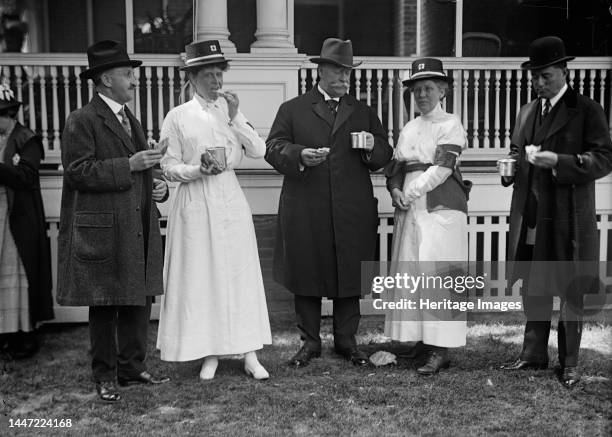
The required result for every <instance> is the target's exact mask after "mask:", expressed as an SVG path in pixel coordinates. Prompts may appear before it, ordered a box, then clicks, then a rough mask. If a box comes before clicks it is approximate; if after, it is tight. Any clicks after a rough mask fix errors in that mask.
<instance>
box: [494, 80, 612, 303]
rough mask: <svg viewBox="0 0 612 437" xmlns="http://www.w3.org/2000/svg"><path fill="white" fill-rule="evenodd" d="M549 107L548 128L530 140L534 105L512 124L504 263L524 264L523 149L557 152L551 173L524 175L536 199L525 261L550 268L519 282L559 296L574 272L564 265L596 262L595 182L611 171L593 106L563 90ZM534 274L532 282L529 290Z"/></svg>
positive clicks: (517, 272)
mask: <svg viewBox="0 0 612 437" xmlns="http://www.w3.org/2000/svg"><path fill="white" fill-rule="evenodd" d="M557 105H558V108H557V107H555V108H553V112H551V114H550V115H549V117H554V118H553V119H552V121H551V122H550V125H549V127H548V129H546V130H545V131H544V132H539V133H536V134H535V135H534V136H533V137H532V139H531V141H529V137H530V135H531V134H530V133H529V130H530V129H531V127H532V126H534V120H535V117H536V116H537V112H538V111H539V110H540V105H539V101H538V100H534V101H532V102H530V103H528V104H526V105H524V106H523V107H522V108H521V110H520V112H519V115H518V117H517V122H516V125H515V127H514V131H513V135H512V143H511V152H510V157H513V158H515V159H516V160H517V170H516V173H515V177H514V180H513V182H514V190H513V194H512V204H511V210H510V234H509V245H508V256H507V258H508V260H509V261H524V260H523V259H521V255H520V252H519V243H520V241H521V240H520V239H521V232H524V231H525V230H524V229H523V224H524V223H523V221H524V217H523V215H524V212H525V206H526V202H527V198H528V191H529V181H528V179H529V167H530V165H529V163H528V162H527V161H526V159H525V146H526V145H529V144H535V145H541V147H542V148H541V150H549V151H552V152H555V153H557V155H558V164H557V167H556V168H555V170H554V172H553V171H552V170H550V169H534V170H532V178H533V180H534V181H537V186H538V190H537V191H538V196H539V199H538V202H537V214H536V229H537V231H536V240H535V245H534V249H533V261H555V263H541V264H539V265H538V268H537V269H534V268H532V269H531V273H529V275H528V276H529V278H523V279H528V280H529V281H530V283H531V286H530V287H531V288H533V287H536V288H538V287H539V288H542V289H546V288H548V291H549V292H550V294H560V295H563V294H565V293H566V292H567V291H569V292H574V291H577V289H570V290H568V289H567V286H568V285H569V283H568V278H571V277H572V276H574V277H575V275H576V274H577V273H579V272H577V271H573V267H572V266H574V265H575V266H580V265H585V263H576V261H597V260H599V238H598V234H597V221H596V214H595V180H596V179H598V178H601V177H603V176H605V175H607V174H608V173H609V172H610V171H611V170H612V144H611V142H610V133H609V130H608V125H607V122H606V116H605V114H604V111H603V109H602V108H601V106H600V105H599V104H598V103H596V102H594V101H593V100H591V99H589V98H587V97H585V96H582V95H580V94H577V93H576V92H575V91H574V90H572V89H571V88H569V87H568V89H567V91H566V92H565V93H564V94H563V96H562V97H561V99H560V100H559V102H558V103H557ZM502 183H503V182H502ZM511 183H512V182H510V184H511ZM504 185H509V184H508V183H506V184H504ZM558 261H566V262H564V263H559V262H558ZM519 264H520V263H517V264H514V265H513V264H509V271H508V273H509V278H510V281H509V285H511V284H512V283H514V282H515V281H516V280H517V279H519V278H521V277H523V276H525V275H524V274H523V273H521V272H523V271H524V269H523V268H519ZM591 264H592V263H591ZM546 266H548V267H546ZM549 267H550V268H549ZM568 269H569V270H568ZM536 270H537V271H536ZM535 273H537V275H535ZM534 275H535V276H537V278H536V282H537V283H535V284H534V283H533V281H534ZM582 291H583V292H584V291H585V290H582Z"/></svg>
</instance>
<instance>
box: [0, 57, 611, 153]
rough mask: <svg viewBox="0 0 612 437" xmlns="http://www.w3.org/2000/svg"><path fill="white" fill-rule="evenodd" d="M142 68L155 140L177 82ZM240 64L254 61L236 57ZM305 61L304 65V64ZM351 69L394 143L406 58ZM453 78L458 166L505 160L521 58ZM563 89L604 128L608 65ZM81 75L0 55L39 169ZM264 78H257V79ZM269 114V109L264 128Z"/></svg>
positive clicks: (148, 61)
mask: <svg viewBox="0 0 612 437" xmlns="http://www.w3.org/2000/svg"><path fill="white" fill-rule="evenodd" d="M138 57H139V58H140V59H142V60H143V61H144V62H143V66H142V67H141V68H140V69H136V70H135V75H136V78H137V80H138V87H137V89H136V98H135V100H134V104H133V110H134V112H135V114H136V116H137V117H138V118H139V119H140V120H141V122H142V125H143V127H144V129H145V132H146V134H147V136H148V137H149V138H158V135H159V129H160V126H161V123H162V121H163V118H164V116H165V114H166V113H167V112H168V111H169V110H170V109H171V108H173V107H174V106H175V105H176V104H178V103H179V94H180V90H181V87H182V85H183V84H184V83H185V74H184V72H182V71H180V70H179V69H178V67H179V66H181V65H182V62H181V60H180V57H179V56H177V55H138ZM240 59H241V62H242V63H245V62H246V63H252V68H253V70H257V62H258V61H257V58H252V59H250V58H249V57H248V55H242V56H240ZM304 59H305V58H304ZM358 59H359V60H363V61H364V62H363V64H362V65H361V66H360V67H358V68H357V69H355V73H354V75H353V78H352V86H351V90H350V92H351V94H353V95H355V96H356V97H357V98H358V99H361V100H364V101H365V102H367V103H368V104H369V105H372V106H373V107H375V108H376V111H377V113H378V116H379V118H380V119H381V120H382V121H383V123H384V126H385V127H386V128H387V129H388V137H389V142H390V143H392V144H394V143H395V141H396V140H397V136H398V134H399V131H400V130H401V128H402V126H403V125H404V124H405V122H406V121H407V120H409V119H412V118H413V117H414V116H415V105H414V101H413V99H412V98H411V97H408V98H407V99H406V104H404V96H405V95H407V94H406V93H405V92H404V90H403V87H402V85H401V74H402V72H403V71H404V70H405V69H407V68H409V67H410V65H411V63H412V61H413V58H399V57H398V58H395V57H393V58H381V57H365V58H358ZM443 61H444V65H445V66H446V68H448V73H449V75H450V76H451V77H452V78H453V84H452V86H451V89H450V95H449V96H448V98H447V99H446V100H445V103H444V104H445V107H446V108H447V109H448V110H451V112H453V113H456V114H460V116H461V119H462V121H463V125H464V127H465V129H466V131H467V133H468V139H469V148H468V151H467V152H466V153H465V155H464V156H465V159H471V160H482V161H487V160H491V159H495V158H497V157H499V156H500V155H503V154H505V153H506V149H507V147H508V145H509V142H510V135H511V132H512V127H513V125H514V120H515V118H516V114H517V112H518V110H519V108H520V107H521V105H523V104H525V103H526V102H529V101H530V100H532V99H533V95H532V92H531V78H530V75H529V73H528V72H524V71H522V70H521V69H520V68H519V66H520V64H521V62H522V61H524V59H523V58H443ZM568 66H569V68H570V75H569V81H570V85H571V86H573V87H574V88H575V89H577V90H578V91H579V92H581V93H583V94H585V95H588V96H590V97H591V98H593V99H594V100H596V101H597V102H599V103H600V104H601V105H602V107H603V108H604V110H605V112H606V117H607V118H608V120H609V124H610V125H612V110H611V108H612V93H611V88H612V85H611V84H612V58H608V57H606V58H603V57H597V58H578V59H576V60H575V61H573V62H570V63H569V64H568ZM85 68H87V61H86V58H85V57H84V56H82V55H66V54H48V53H47V54H19V55H8V54H2V55H0V74H1V75H2V76H3V78H6V79H8V80H9V81H10V84H11V86H12V88H13V89H14V90H15V91H16V96H17V98H18V99H19V100H21V101H22V102H23V103H24V105H23V106H22V107H21V109H20V112H19V115H18V117H19V120H20V121H21V122H22V123H24V124H25V125H26V126H29V127H30V128H31V129H33V130H35V131H37V132H38V133H40V135H41V136H42V139H43V144H44V147H45V151H46V162H47V163H58V162H59V159H60V147H61V144H60V136H61V132H62V129H63V127H64V122H65V119H66V117H67V116H68V114H69V113H70V112H71V111H73V110H74V109H77V108H80V107H81V106H83V105H84V104H85V103H86V102H87V101H89V99H90V98H91V97H92V95H93V91H94V90H93V84H92V83H91V81H83V80H81V79H80V78H79V74H80V73H81V72H82V71H83V70H84V69H85ZM264 73H265V72H264ZM297 74H298V76H299V89H298V90H297V92H298V93H304V92H305V91H306V90H308V89H310V87H312V85H313V83H314V82H315V80H316V65H315V64H312V63H310V62H308V61H306V60H305V61H304V62H303V64H302V66H301V67H300V68H298V71H297ZM276 109H277V108H269V110H270V112H271V116H270V124H271V122H272V119H273V116H274V114H275V113H276Z"/></svg>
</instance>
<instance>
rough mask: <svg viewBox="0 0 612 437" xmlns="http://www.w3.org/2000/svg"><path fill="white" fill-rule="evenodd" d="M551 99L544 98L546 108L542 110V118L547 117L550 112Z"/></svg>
mask: <svg viewBox="0 0 612 437" xmlns="http://www.w3.org/2000/svg"><path fill="white" fill-rule="evenodd" d="M550 107H551V105H550V100H548V99H544V109H543V110H542V118H544V117H546V116H547V115H548V113H549V112H550Z"/></svg>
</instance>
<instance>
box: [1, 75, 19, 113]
mask: <svg viewBox="0 0 612 437" xmlns="http://www.w3.org/2000/svg"><path fill="white" fill-rule="evenodd" d="M19 105H21V102H20V101H18V100H16V99H15V93H14V92H13V90H12V89H11V87H10V86H9V84H8V83H7V81H4V82H3V83H2V84H0V112H4V111H7V110H9V109H13V108H15V109H17V108H19Z"/></svg>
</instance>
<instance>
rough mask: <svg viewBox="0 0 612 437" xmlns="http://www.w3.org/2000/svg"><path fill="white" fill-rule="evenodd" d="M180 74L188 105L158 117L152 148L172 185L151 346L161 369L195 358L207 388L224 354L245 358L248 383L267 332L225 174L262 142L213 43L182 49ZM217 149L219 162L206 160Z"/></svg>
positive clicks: (246, 234) (259, 153)
mask: <svg viewBox="0 0 612 437" xmlns="http://www.w3.org/2000/svg"><path fill="white" fill-rule="evenodd" d="M186 52H187V60H186V62H185V64H186V65H185V67H183V69H184V70H186V71H187V75H188V78H189V82H190V83H191V85H192V86H193V87H194V88H195V91H196V92H195V95H194V97H193V99H192V100H190V101H188V102H186V103H184V104H182V105H180V106H177V107H176V108H174V109H172V110H171V111H170V112H169V113H168V115H167V116H166V118H165V120H164V123H163V126H162V130H161V134H160V137H161V141H167V144H168V149H167V151H166V154H165V155H164V157H163V158H162V160H161V167H162V170H163V172H164V175H165V176H166V177H167V178H168V179H169V180H170V181H176V182H179V185H178V187H177V188H176V191H175V193H174V197H173V200H172V204H171V208H170V213H169V215H168V228H167V237H166V251H165V262H164V289H165V294H164V296H163V299H162V302H161V312H160V322H159V331H158V337H157V347H158V348H159V349H160V351H161V359H162V360H165V361H188V360H194V359H199V358H204V362H203V364H202V369H201V371H200V378H202V379H212V378H213V377H214V375H215V371H216V368H217V364H218V357H219V356H223V355H236V354H244V370H245V372H246V373H247V374H248V375H250V376H252V377H254V378H255V379H267V378H268V377H269V374H268V372H267V371H266V370H265V368H264V367H263V366H262V365H261V364H260V363H259V361H258V360H257V355H256V352H255V351H256V350H258V349H261V348H262V347H263V345H264V344H271V342H272V338H271V333H270V324H269V320H268V310H267V307H266V298H265V293H264V286H263V279H262V275H261V268H260V264H259V255H258V251H257V241H256V239H255V229H254V226H253V219H252V215H251V210H250V208H249V205H248V203H247V201H246V198H245V196H244V194H243V192H242V189H241V188H240V185H239V183H238V179H237V177H236V174H235V173H234V168H235V167H236V166H237V165H238V164H239V163H240V161H241V159H242V157H243V155H245V154H246V155H247V156H249V157H252V158H262V157H263V156H264V153H265V149H266V147H265V143H264V141H263V140H262V139H261V138H260V137H259V135H258V134H257V132H256V131H255V130H254V129H253V127H252V126H251V125H250V124H249V123H248V122H247V120H246V118H245V117H244V115H243V114H242V113H241V112H240V111H239V110H238V103H239V102H238V97H237V96H236V95H235V94H234V93H230V92H223V91H221V89H222V87H223V73H224V71H226V70H227V68H228V63H227V60H226V59H225V58H224V57H223V54H222V52H221V49H220V46H219V42H218V41H214V40H213V41H201V42H196V43H192V44H190V45H188V46H187V47H186ZM211 147H221V148H224V149H225V156H226V164H225V165H224V163H223V159H222V157H219V156H217V157H216V158H215V157H214V156H213V155H210V154H208V153H206V150H207V149H208V148H211Z"/></svg>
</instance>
